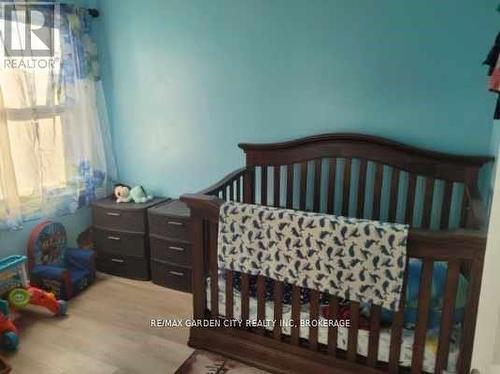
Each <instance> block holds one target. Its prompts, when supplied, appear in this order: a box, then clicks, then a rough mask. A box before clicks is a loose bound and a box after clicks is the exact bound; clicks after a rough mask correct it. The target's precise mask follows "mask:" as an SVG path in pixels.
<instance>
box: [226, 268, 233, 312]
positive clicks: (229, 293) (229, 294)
mask: <svg viewBox="0 0 500 374" xmlns="http://www.w3.org/2000/svg"><path fill="white" fill-rule="evenodd" d="M233 302H234V301H233V271H232V270H226V318H233V315H234V313H233V310H234V308H233Z"/></svg>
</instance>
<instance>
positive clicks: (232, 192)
mask: <svg viewBox="0 0 500 374" xmlns="http://www.w3.org/2000/svg"><path fill="white" fill-rule="evenodd" d="M229 200H231V201H234V181H232V182H231V183H230V184H229Z"/></svg>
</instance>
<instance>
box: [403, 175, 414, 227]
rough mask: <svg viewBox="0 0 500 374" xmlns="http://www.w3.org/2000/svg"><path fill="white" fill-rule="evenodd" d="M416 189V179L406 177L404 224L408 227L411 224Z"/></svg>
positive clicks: (412, 176)
mask: <svg viewBox="0 0 500 374" xmlns="http://www.w3.org/2000/svg"><path fill="white" fill-rule="evenodd" d="M416 187H417V177H416V176H415V174H410V175H409V177H408V192H407V195H406V212H405V222H406V223H408V224H409V225H410V226H411V225H412V224H413V207H414V205H415V189H416Z"/></svg>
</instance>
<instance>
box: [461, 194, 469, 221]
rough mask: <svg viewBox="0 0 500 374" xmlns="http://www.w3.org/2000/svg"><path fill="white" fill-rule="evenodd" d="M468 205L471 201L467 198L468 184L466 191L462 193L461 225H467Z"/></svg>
mask: <svg viewBox="0 0 500 374" xmlns="http://www.w3.org/2000/svg"><path fill="white" fill-rule="evenodd" d="M468 206H469V201H468V199H467V186H464V192H463V195H462V205H461V208H460V227H465V226H466V223H467V208H468Z"/></svg>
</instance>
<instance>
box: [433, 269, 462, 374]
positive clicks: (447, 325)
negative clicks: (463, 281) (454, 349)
mask: <svg viewBox="0 0 500 374" xmlns="http://www.w3.org/2000/svg"><path fill="white" fill-rule="evenodd" d="M459 274H460V264H459V262H458V261H450V262H449V264H448V272H447V275H446V284H445V288H444V296H443V300H444V305H443V311H442V318H441V326H440V329H439V341H438V350H437V358H436V366H435V370H434V372H435V373H436V374H441V373H442V371H443V370H445V369H446V367H447V364H448V353H449V349H450V338H451V328H452V325H453V312H454V307H455V300H456V297H457V286H458V279H459Z"/></svg>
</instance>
